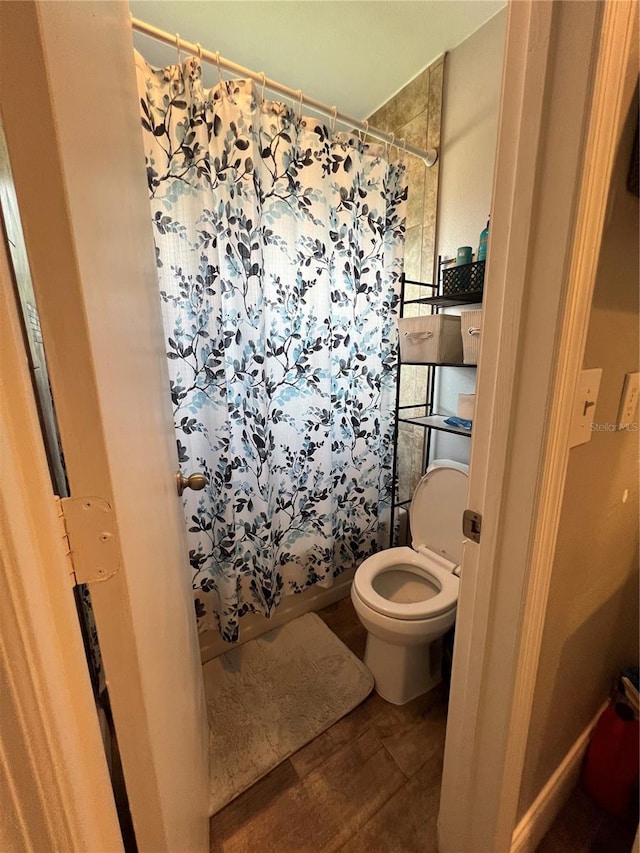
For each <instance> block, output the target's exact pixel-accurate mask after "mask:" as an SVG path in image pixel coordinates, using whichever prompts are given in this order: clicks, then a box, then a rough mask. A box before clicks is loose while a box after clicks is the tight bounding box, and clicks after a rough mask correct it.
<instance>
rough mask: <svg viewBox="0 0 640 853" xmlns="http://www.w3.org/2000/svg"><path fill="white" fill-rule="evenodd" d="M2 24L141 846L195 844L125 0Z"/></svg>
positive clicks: (179, 555) (30, 220)
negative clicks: (94, 519)
mask: <svg viewBox="0 0 640 853" xmlns="http://www.w3.org/2000/svg"><path fill="white" fill-rule="evenodd" d="M0 32H1V36H0V38H1V45H0V103H1V106H2V119H3V125H4V130H5V134H6V138H7V146H8V151H9V158H10V162H11V167H12V171H13V177H14V182H15V190H16V195H17V199H18V205H19V208H20V215H21V219H22V224H23V229H24V235H25V243H26V247H27V252H28V257H29V264H30V267H31V274H32V278H33V284H34V290H35V294H36V300H37V303H38V308H39V313H40V319H41V323H42V334H43V339H44V347H45V351H46V354H47V360H48V364H49V370H50V375H51V385H52V390H53V397H54V400H55V405H56V410H57V415H58V421H59V427H60V436H61V443H62V450H63V454H64V458H65V464H66V470H67V475H68V480H69V487H70V493H71V497H72V498H93V499H95V498H98V499H100V500H99V501H98V502H96V501H95V500H93V501H91V502H89V503H91V504H92V505H94V506H95V505H96V503H98V504H99V505H100V506H103V507H105V508H110V512H108V513H106V514H105V516H104V517H105V519H107V520H108V521H109V524H111V525H112V529H108V530H107V529H105V532H109V533H110V534H111V536H110V537H107V538H106V539H104V540H103V542H102V544H100V541H99V540H98V539H97V538H96V540H95V542H92V543H91V546H90V548H91V551H90V554H89V557H90V559H89V575H90V576H89V577H88V582H89V586H90V590H91V596H92V602H93V606H94V610H95V617H96V622H97V627H98V635H99V640H100V647H101V652H102V657H103V662H104V668H105V673H106V679H107V685H108V689H109V695H110V700H111V706H112V711H113V717H114V723H115V727H116V732H117V736H118V743H119V748H120V753H121V759H122V764H123V769H124V776H125V784H126V788H127V793H128V797H129V803H130V808H131V813H132V817H133V822H134V827H135V832H136V840H137V844H138V848H139V849H140V850H141V851H146V850H148V851H163V850H167V851H169V850H172V851H191V850H193V851H204V850H206V849H208V818H207V811H208V809H207V805H208V778H207V724H206V711H205V703H204V690H203V685H202V677H201V667H200V658H199V652H198V642H197V634H196V627H195V618H194V613H193V600H192V593H191V585H190V570H189V565H188V560H187V556H186V554H187V550H186V542H185V535H184V522H183V519H182V511H181V506H180V501H179V499H178V497H177V494H176V487H175V471H176V468H177V461H176V452H175V441H174V437H173V424H172V419H171V412H170V407H169V399H168V390H167V389H168V379H167V375H166V369H165V361H164V353H163V347H162V340H163V338H162V332H161V317H160V305H159V299H158V295H157V285H156V280H155V260H154V249H153V241H152V234H151V225H150V216H149V208H148V202H147V191H146V176H145V170H144V158H143V153H142V142H141V138H140V130H139V125H138V115H137V93H136V83H135V72H134V65H133V51H132V43H131V31H130V25H129V14H128V8H127V5H126V3H124V2H122V3H120V2H113V3H103V4H98V5H97V6H96V5H94V4H90V3H46V2H44V3H39V2H25V3H15V4H14V3H3V4H0ZM81 505H83V504H81ZM108 516H111V518H110V519H109V518H108ZM72 540H73V537H72ZM107 540H108V542H109V545H108V548H107V546H106V545H105V544H104V542H106V541H107ZM72 548H73V541H72ZM100 549H102V551H101V550H100ZM108 549H110V551H111V555H110V556H109V557H105V556H104V555H103V552H104V554H106V551H107V550H108ZM98 568H102V569H105V571H103V572H102V573H100V572H98V571H96V570H97V569H98ZM102 578H104V579H102Z"/></svg>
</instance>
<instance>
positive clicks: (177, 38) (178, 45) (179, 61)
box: [176, 33, 182, 65]
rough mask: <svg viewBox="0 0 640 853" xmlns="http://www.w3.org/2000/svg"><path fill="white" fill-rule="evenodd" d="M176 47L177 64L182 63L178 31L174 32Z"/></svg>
mask: <svg viewBox="0 0 640 853" xmlns="http://www.w3.org/2000/svg"><path fill="white" fill-rule="evenodd" d="M176 48H177V50H178V65H180V64H181V63H182V58H181V56H180V33H176Z"/></svg>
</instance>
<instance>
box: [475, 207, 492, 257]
mask: <svg viewBox="0 0 640 853" xmlns="http://www.w3.org/2000/svg"><path fill="white" fill-rule="evenodd" d="M489 221H490V218H489V219H487V227H486V228H485V229H484V230H483V231H481V232H480V245H479V246H478V254H477V259H478V260H479V261H486V259H487V243H488V241H489Z"/></svg>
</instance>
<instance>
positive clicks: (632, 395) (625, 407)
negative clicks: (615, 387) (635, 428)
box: [617, 373, 640, 429]
mask: <svg viewBox="0 0 640 853" xmlns="http://www.w3.org/2000/svg"><path fill="white" fill-rule="evenodd" d="M639 392H640V373H627V374H626V376H625V377H624V385H623V387H622V397H621V398H620V408H619V409H618V421H617V423H618V429H630V428H631V426H632V424H633V423H634V418H635V414H636V409H637V408H638V393H639Z"/></svg>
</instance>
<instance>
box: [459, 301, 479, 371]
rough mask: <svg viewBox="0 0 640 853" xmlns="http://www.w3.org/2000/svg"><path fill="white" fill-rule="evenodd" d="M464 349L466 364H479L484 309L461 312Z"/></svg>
mask: <svg viewBox="0 0 640 853" xmlns="http://www.w3.org/2000/svg"><path fill="white" fill-rule="evenodd" d="M460 331H461V333H462V350H463V354H464V363H465V364H477V363H478V356H479V355H480V339H481V337H482V309H480V308H479V309H477V310H476V311H462V312H461V314H460Z"/></svg>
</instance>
